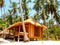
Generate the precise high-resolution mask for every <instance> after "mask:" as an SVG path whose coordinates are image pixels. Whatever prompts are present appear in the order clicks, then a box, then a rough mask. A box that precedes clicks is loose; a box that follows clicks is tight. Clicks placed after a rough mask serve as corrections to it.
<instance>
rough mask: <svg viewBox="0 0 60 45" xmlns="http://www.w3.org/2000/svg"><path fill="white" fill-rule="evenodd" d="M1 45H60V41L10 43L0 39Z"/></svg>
mask: <svg viewBox="0 0 60 45" xmlns="http://www.w3.org/2000/svg"><path fill="white" fill-rule="evenodd" d="M1 41H2V42H1ZM0 45H60V41H29V42H23V41H20V42H10V41H7V40H4V39H0Z"/></svg>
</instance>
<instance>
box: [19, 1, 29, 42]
mask: <svg viewBox="0 0 60 45" xmlns="http://www.w3.org/2000/svg"><path fill="white" fill-rule="evenodd" d="M19 3H20V11H21V16H22V26H23V32H24V41H29V38H28V37H27V33H26V29H25V25H24V17H23V14H22V5H21V3H22V1H21V0H19Z"/></svg>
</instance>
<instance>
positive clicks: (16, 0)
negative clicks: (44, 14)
mask: <svg viewBox="0 0 60 45" xmlns="http://www.w3.org/2000/svg"><path fill="white" fill-rule="evenodd" d="M11 1H12V2H16V3H18V2H19V0H11ZM32 1H34V0H32ZM58 1H60V0H58ZM33 6H34V3H33V2H31V3H28V7H30V8H31V10H30V12H29V15H30V16H33V15H34V14H35V13H36V11H35V10H33V9H32V8H33ZM4 8H5V12H6V13H7V12H8V9H10V2H9V0H5V7H4ZM4 8H3V9H2V15H3V14H4ZM57 10H60V6H59V8H58V9H57ZM2 15H1V8H0V17H1V16H2ZM40 22H42V20H41V21H40Z"/></svg>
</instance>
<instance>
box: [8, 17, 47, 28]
mask: <svg viewBox="0 0 60 45" xmlns="http://www.w3.org/2000/svg"><path fill="white" fill-rule="evenodd" d="M28 23H30V24H32V25H35V26H40V27H41V26H43V28H46V26H44V25H41V24H40V23H38V22H37V21H36V20H35V19H32V18H29V19H27V20H25V21H24V24H28ZM20 25H22V22H16V23H14V24H13V25H10V26H9V27H8V29H12V28H14V27H18V26H20Z"/></svg>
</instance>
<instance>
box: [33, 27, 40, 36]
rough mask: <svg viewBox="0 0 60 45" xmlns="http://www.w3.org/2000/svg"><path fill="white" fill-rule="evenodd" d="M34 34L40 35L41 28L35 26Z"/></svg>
mask: <svg viewBox="0 0 60 45" xmlns="http://www.w3.org/2000/svg"><path fill="white" fill-rule="evenodd" d="M34 36H40V28H39V27H36V26H35V30H34Z"/></svg>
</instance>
